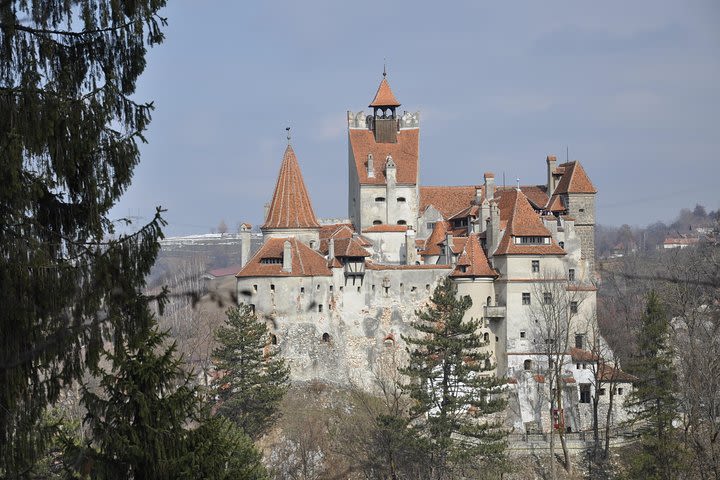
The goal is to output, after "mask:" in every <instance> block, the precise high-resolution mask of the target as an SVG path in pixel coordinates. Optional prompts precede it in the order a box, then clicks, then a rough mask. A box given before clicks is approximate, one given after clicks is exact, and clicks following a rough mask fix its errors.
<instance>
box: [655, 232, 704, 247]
mask: <svg viewBox="0 0 720 480" xmlns="http://www.w3.org/2000/svg"><path fill="white" fill-rule="evenodd" d="M699 242H700V238H699V237H694V236H688V235H681V236H679V237H671V236H667V237H665V240H664V241H663V244H662V248H663V249H665V250H669V249H672V248H687V247H690V246H693V245H697V244H698V243H699Z"/></svg>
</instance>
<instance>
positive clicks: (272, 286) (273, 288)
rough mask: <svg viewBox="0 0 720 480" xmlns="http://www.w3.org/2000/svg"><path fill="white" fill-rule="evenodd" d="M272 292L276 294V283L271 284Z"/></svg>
mask: <svg viewBox="0 0 720 480" xmlns="http://www.w3.org/2000/svg"><path fill="white" fill-rule="evenodd" d="M270 291H271V292H274V291H275V284H274V283H271V284H270Z"/></svg>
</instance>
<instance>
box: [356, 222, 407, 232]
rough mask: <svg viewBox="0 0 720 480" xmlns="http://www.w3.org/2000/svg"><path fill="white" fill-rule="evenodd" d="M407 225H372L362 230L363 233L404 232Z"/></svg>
mask: <svg viewBox="0 0 720 480" xmlns="http://www.w3.org/2000/svg"><path fill="white" fill-rule="evenodd" d="M407 229H408V227H407V225H388V224H382V225H373V226H372V227H368V228H366V229H365V230H363V233H379V232H406V231H407Z"/></svg>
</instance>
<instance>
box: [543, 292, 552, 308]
mask: <svg viewBox="0 0 720 480" xmlns="http://www.w3.org/2000/svg"><path fill="white" fill-rule="evenodd" d="M543 302H544V303H545V305H550V304H551V303H552V293H550V292H545V293H543Z"/></svg>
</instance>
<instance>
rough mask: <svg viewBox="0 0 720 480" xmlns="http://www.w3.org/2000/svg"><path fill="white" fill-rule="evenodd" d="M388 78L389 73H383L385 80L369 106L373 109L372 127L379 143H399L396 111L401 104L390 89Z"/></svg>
mask: <svg viewBox="0 0 720 480" xmlns="http://www.w3.org/2000/svg"><path fill="white" fill-rule="evenodd" d="M386 76H387V73H386V72H383V79H382V81H381V82H380V86H379V87H378V89H377V93H375V98H373V101H372V102H370V105H368V106H369V107H370V108H372V109H373V116H372V120H371V127H372V129H373V132H374V133H375V141H376V142H377V143H397V132H398V130H399V124H398V121H397V117H396V116H395V109H396V108H397V107H399V106H400V102H398V101H397V99H396V98H395V95H394V94H393V92H392V90H391V89H390V84H389V83H388V81H387V78H385V77H386Z"/></svg>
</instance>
